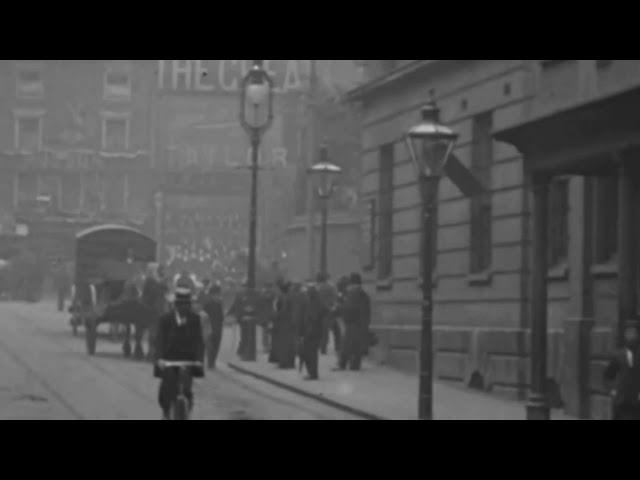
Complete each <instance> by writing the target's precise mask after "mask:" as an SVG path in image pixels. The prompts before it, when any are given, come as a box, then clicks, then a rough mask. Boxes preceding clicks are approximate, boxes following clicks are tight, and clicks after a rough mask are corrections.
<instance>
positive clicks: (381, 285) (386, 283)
mask: <svg viewBox="0 0 640 480" xmlns="http://www.w3.org/2000/svg"><path fill="white" fill-rule="evenodd" d="M392 288H393V282H392V280H391V278H385V279H383V280H378V281H377V282H376V290H378V291H379V292H382V291H389V290H391V289H392Z"/></svg>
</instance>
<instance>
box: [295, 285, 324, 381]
mask: <svg viewBox="0 0 640 480" xmlns="http://www.w3.org/2000/svg"><path fill="white" fill-rule="evenodd" d="M307 296H308V304H307V309H306V315H305V318H304V321H303V322H302V324H301V328H300V330H299V336H300V341H301V344H302V352H301V353H302V355H301V361H302V363H304V366H305V368H306V369H307V376H306V377H305V380H317V379H318V358H319V354H320V348H321V342H322V341H323V338H322V337H323V329H324V325H325V323H324V322H325V318H326V316H327V313H328V310H327V308H326V306H325V304H324V302H323V300H322V298H321V297H320V294H319V291H318V289H317V287H316V286H315V285H313V286H310V287H309V288H308V289H307Z"/></svg>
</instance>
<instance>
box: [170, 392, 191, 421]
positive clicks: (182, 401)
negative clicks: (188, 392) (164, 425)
mask: <svg viewBox="0 0 640 480" xmlns="http://www.w3.org/2000/svg"><path fill="white" fill-rule="evenodd" d="M188 417H189V402H188V401H187V399H186V397H184V395H181V396H179V397H178V398H177V399H176V403H175V404H174V417H173V418H174V419H175V420H188Z"/></svg>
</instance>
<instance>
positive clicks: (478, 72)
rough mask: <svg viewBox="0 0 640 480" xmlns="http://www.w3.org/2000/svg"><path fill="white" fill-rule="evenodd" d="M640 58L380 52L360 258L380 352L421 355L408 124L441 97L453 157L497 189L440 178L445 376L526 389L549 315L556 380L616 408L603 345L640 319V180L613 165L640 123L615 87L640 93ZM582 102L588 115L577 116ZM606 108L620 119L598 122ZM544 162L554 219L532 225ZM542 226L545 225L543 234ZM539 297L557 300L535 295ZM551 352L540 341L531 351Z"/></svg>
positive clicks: (584, 399) (368, 124) (581, 396)
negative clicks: (473, 192) (394, 55)
mask: <svg viewBox="0 0 640 480" xmlns="http://www.w3.org/2000/svg"><path fill="white" fill-rule="evenodd" d="M639 68H640V63H638V62H637V61H631V60H615V61H602V60H394V61H389V60H384V61H378V62H375V63H374V64H373V65H370V68H369V70H368V73H369V75H370V77H369V80H368V82H367V83H365V84H364V85H363V86H362V87H360V88H358V89H355V90H353V91H352V92H350V94H349V98H350V100H351V101H354V102H358V103H359V105H360V108H361V113H362V117H363V139H362V164H363V169H364V172H363V175H362V183H361V195H362V197H363V200H365V202H366V203H368V205H369V215H368V217H369V218H368V219H367V221H366V222H365V223H366V228H365V231H368V232H369V238H368V241H367V242H366V243H367V245H369V248H368V252H369V258H368V260H367V261H366V262H365V263H364V264H363V266H364V267H367V269H368V272H367V276H366V278H367V283H368V286H369V289H370V290H371V292H372V293H373V297H374V301H375V309H374V311H375V318H374V325H375V329H376V330H377V332H378V334H379V336H380V338H381V342H380V346H379V348H377V349H376V353H375V355H376V357H377V359H378V360H379V361H380V362H384V363H386V364H390V365H393V366H396V367H399V368H402V369H405V370H410V371H416V370H417V368H418V348H419V345H418V342H419V334H418V332H419V328H420V318H421V315H420V295H421V294H420V283H419V281H420V280H419V279H420V277H421V272H420V261H419V259H420V212H421V202H420V197H419V192H418V189H417V184H416V178H417V177H416V174H415V171H414V169H413V166H412V164H411V161H410V159H409V155H408V152H407V151H406V149H405V145H404V141H403V135H404V134H405V132H407V131H408V129H409V128H410V127H411V126H413V125H414V124H416V123H418V121H419V119H420V115H419V111H420V108H421V107H422V106H423V105H424V104H425V103H426V102H427V101H428V100H429V98H430V96H431V95H433V96H434V97H435V98H436V100H437V103H438V106H439V107H440V108H441V118H442V121H443V122H445V123H447V124H448V125H450V126H451V127H453V128H454V129H455V130H456V131H457V132H458V133H459V134H460V137H459V139H458V142H457V145H456V149H455V151H454V154H455V155H456V156H457V157H458V159H459V160H461V161H462V163H463V164H465V165H466V166H467V167H469V168H470V169H471V170H472V172H473V173H474V174H475V176H476V177H477V178H478V179H479V180H480V181H481V182H482V183H483V184H484V185H485V187H487V189H488V192H487V193H485V194H482V195H479V196H477V197H474V198H465V197H464V195H463V194H462V193H461V192H460V191H459V190H458V189H457V188H456V187H455V186H454V185H453V184H452V183H451V182H450V181H449V180H448V179H445V180H443V181H442V183H441V186H440V191H439V208H438V221H437V223H438V231H437V239H438V241H437V258H436V274H435V275H434V278H433V279H431V281H433V282H434V286H435V311H434V318H435V322H436V327H435V329H436V332H435V343H436V348H435V351H436V358H435V372H436V375H437V377H438V378H440V379H443V380H452V381H457V382H460V383H463V384H465V385H467V386H470V387H474V388H480V389H483V390H485V391H490V392H493V393H498V394H503V395H507V396H509V397H512V398H520V399H523V398H524V397H525V396H526V392H527V386H528V385H529V384H530V383H531V382H530V378H531V373H530V359H531V353H532V348H531V346H532V344H531V336H530V335H531V328H532V326H533V325H538V326H539V325H545V330H546V333H547V335H546V336H545V338H546V339H547V345H546V359H547V372H546V378H545V379H544V380H545V383H546V392H547V394H548V395H549V397H550V399H551V402H552V404H553V405H554V406H556V407H560V406H564V408H565V409H566V410H567V411H568V412H569V413H572V414H575V415H580V416H591V417H604V416H607V415H608V408H609V405H608V403H607V402H608V399H607V397H606V390H605V388H604V386H603V385H602V382H601V380H600V373H601V368H602V358H603V356H604V355H606V353H608V352H609V351H610V350H611V348H613V346H614V343H615V342H613V338H614V337H615V336H612V331H614V330H615V326H616V325H617V324H618V322H619V321H620V319H621V318H622V317H629V316H635V314H636V311H635V309H636V306H635V304H634V305H633V307H632V306H631V303H633V302H635V299H636V298H637V297H636V295H635V293H630V292H631V290H633V291H635V287H636V277H635V276H634V275H635V273H633V275H632V274H630V273H629V271H628V270H629V269H630V270H633V272H635V271H636V265H637V263H634V262H635V260H632V261H630V259H632V258H633V257H632V256H631V255H630V253H629V251H631V250H633V249H635V248H637V247H636V246H635V245H636V244H637V242H635V243H633V247H629V246H628V243H629V238H631V237H629V236H628V235H629V233H628V232H626V230H628V228H626V229H625V228H623V227H622V226H621V225H626V224H627V222H626V220H630V213H629V211H628V210H629V206H630V205H633V201H634V200H632V198H634V197H633V196H632V195H631V194H630V193H629V192H630V191H635V190H634V189H635V188H636V187H635V186H628V185H627V186H626V187H625V188H626V189H627V193H626V194H623V193H620V190H619V187H620V185H622V183H624V182H622V180H621V178H622V177H621V176H620V174H619V173H618V172H619V170H616V168H618V167H616V165H620V164H623V165H627V167H628V163H625V162H628V159H629V158H631V157H632V156H633V152H634V150H633V148H632V145H634V142H636V141H637V140H638V125H640V123H637V121H636V123H635V124H634V115H635V116H637V114H633V113H632V111H630V110H629V109H631V110H632V108H633V107H630V106H628V107H627V110H622V109H620V105H621V102H622V101H621V100H619V99H618V100H616V101H617V102H618V103H616V104H615V105H613V104H612V103H607V99H608V98H610V97H615V96H616V95H618V96H620V95H622V94H624V93H625V92H630V91H631V92H634V91H637V87H638V86H639V85H640V70H639ZM627 100H628V101H629V102H632V101H634V102H635V101H637V96H633V94H631V95H629V96H628V97H627ZM603 103H604V104H605V105H609V106H608V107H606V106H605V107H602V104H603ZM611 105H613V106H611ZM633 105H635V107H637V106H638V104H637V103H634V104H633ZM616 107H618V108H619V110H616ZM574 109H576V110H578V111H579V113H580V115H581V116H575V117H570V116H566V115H565V112H567V111H573V110H574ZM601 112H606V114H607V115H609V116H608V117H599V118H600V122H601V123H598V121H597V120H594V118H596V117H598V115H599V113H601ZM563 115H565V116H564V117H563ZM618 117H619V118H622V120H619V118H618ZM564 118H566V122H563V121H562V119H564ZM547 120H548V121H547ZM614 120H615V121H614ZM618 120H619V121H618ZM572 121H573V123H575V124H574V125H572ZM531 124H533V125H534V126H535V127H536V128H533V127H531V126H530V125H531ZM539 125H543V126H544V129H543V128H537V127H538V126H539ZM599 129H600V130H602V132H601V131H600V130H599ZM502 132H506V133H502ZM523 132H524V133H523ZM580 132H584V133H585V134H586V132H590V135H591V137H589V136H588V135H584V134H583V135H581V134H580ZM611 139H614V140H616V141H619V143H612V140H611ZM621 139H622V140H621ZM621 152H622V153H621ZM565 157H566V158H565ZM594 158H598V159H600V160H601V161H595V160H594ZM603 158H604V160H603ZM615 158H619V159H622V160H619V162H622V163H616V161H615V160H611V159H615ZM536 162H538V163H536ZM552 162H555V163H552ZM567 165H570V167H575V166H576V165H580V166H583V165H588V166H589V167H592V168H586V167H582V168H578V167H576V168H570V167H568V166H567ZM629 168H630V167H629ZM628 171H629V170H628V169H627V170H625V172H627V173H628ZM538 172H543V177H544V179H545V183H544V188H545V190H544V191H545V192H548V195H547V194H545V196H544V198H545V202H546V203H545V205H547V206H548V209H547V210H545V212H547V213H548V216H547V217H544V218H546V220H545V221H544V224H542V223H541V222H540V218H541V217H536V218H537V222H536V223H534V222H532V217H535V215H534V214H535V213H536V209H535V208H534V205H539V204H538V203H534V202H540V198H539V197H537V196H535V195H533V193H532V192H533V191H534V189H532V188H530V187H531V186H532V185H537V184H538V183H536V182H540V180H539V177H540V175H542V174H540V173H538ZM625 178H634V177H633V176H632V175H627V177H625ZM633 182H635V180H633ZM634 185H635V183H634ZM536 191H537V190H536ZM624 195H627V196H626V197H625V196H624ZM538 210H539V209H538ZM621 211H622V213H621ZM625 215H626V216H625ZM628 223H629V224H635V223H637V222H628ZM540 225H543V226H542V227H541V226H540ZM541 228H542V229H544V235H542V237H541V236H540V235H538V236H535V235H534V233H536V232H537V231H540V229H541ZM623 230H625V232H626V233H625V232H623V233H624V235H623V236H624V238H623V239H621V238H620V232H622V231H623ZM534 238H535V239H537V240H538V241H537V242H533V239H534ZM540 238H544V241H545V245H544V247H545V248H544V251H543V254H544V255H543V256H544V258H540V255H541V253H540V252H541V250H540V249H539V244H540V242H539V239H540ZM633 238H634V239H635V237H633ZM625 242H626V243H625ZM621 248H622V249H623V251H624V252H625V254H624V261H625V265H632V266H633V267H629V268H627V269H625V271H624V273H623V274H622V277H623V278H622V279H621V278H620V275H619V274H618V270H619V268H620V267H619V264H620V249H621ZM533 253H536V255H532V254H533ZM636 258H637V257H636ZM536 262H537V263H536ZM536 266H537V267H536ZM542 268H544V274H542V273H538V276H536V275H535V273H536V272H542V270H541V269H542ZM541 278H543V279H544V292H545V296H544V297H542V296H540V295H541V294H540V292H541V291H542V289H541V287H540V285H541V284H540V279H541ZM629 278H631V280H632V281H631V282H630V281H629ZM534 285H535V287H536V288H533V287H534ZM532 295H535V296H534V297H532ZM620 298H622V300H620ZM539 304H546V305H547V308H546V309H545V308H542V309H541V308H538V309H536V308H534V306H535V305H539ZM543 315H544V317H543ZM536 345H538V346H539V343H537V344H536ZM539 354H540V353H539V352H538V351H537V350H535V351H534V358H536V355H539ZM536 360H537V361H539V357H538V358H536Z"/></svg>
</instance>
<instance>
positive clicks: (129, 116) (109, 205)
mask: <svg viewBox="0 0 640 480" xmlns="http://www.w3.org/2000/svg"><path fill="white" fill-rule="evenodd" d="M154 80H155V64H154V63H153V62H151V61H116V60H82V61H79V60H41V61H31V60H30V61H14V60H4V61H2V62H0V170H1V171H2V173H1V175H0V210H2V212H3V218H5V219H7V220H6V222H5V223H9V224H10V223H11V222H12V220H11V219H15V217H16V215H27V216H29V214H30V213H33V212H34V211H35V210H37V208H36V207H37V205H38V201H40V202H41V203H42V202H44V203H45V204H46V205H47V207H48V211H49V212H50V213H52V214H55V215H57V216H67V217H77V218H84V219H92V220H95V221H112V220H117V221H125V222H129V221H131V222H135V223H138V224H143V223H144V222H145V221H146V220H147V217H148V216H149V215H150V214H153V202H152V201H151V191H152V189H153V185H152V183H151V182H150V181H149V175H148V173H147V172H148V170H149V168H150V166H151V165H152V162H151V158H152V156H151V136H152V133H151V122H150V119H151V115H152V110H151V104H152V102H151V100H152V98H153V89H154V88H155V81H154ZM6 229H8V230H11V226H10V225H9V226H7V227H6Z"/></svg>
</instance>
